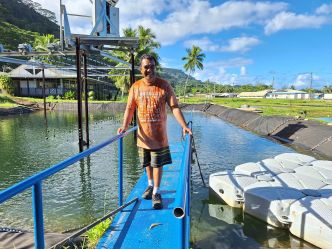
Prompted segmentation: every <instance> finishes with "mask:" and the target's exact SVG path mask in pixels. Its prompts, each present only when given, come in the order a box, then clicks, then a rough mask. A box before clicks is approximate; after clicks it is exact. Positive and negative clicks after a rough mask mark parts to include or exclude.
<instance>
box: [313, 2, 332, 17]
mask: <svg viewBox="0 0 332 249" xmlns="http://www.w3.org/2000/svg"><path fill="white" fill-rule="evenodd" d="M316 13H317V14H323V15H324V14H331V13H332V4H326V3H325V4H322V5H321V6H319V7H318V8H317V9H316Z"/></svg>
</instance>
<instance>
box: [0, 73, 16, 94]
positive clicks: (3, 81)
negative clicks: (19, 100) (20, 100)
mask: <svg viewBox="0 0 332 249" xmlns="http://www.w3.org/2000/svg"><path fill="white" fill-rule="evenodd" d="M1 89H2V91H4V93H5V94H6V93H8V94H10V95H11V94H13V93H14V86H13V82H12V79H11V78H9V77H8V76H7V75H0V90H1Z"/></svg>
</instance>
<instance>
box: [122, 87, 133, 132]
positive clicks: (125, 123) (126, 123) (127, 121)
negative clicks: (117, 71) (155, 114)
mask: <svg viewBox="0 0 332 249" xmlns="http://www.w3.org/2000/svg"><path fill="white" fill-rule="evenodd" d="M135 109H136V103H135V100H134V91H133V88H130V90H129V95H128V103H127V107H126V111H125V113H124V115H123V123H122V126H121V127H120V128H119V129H118V134H120V133H122V132H125V131H126V130H127V129H128V126H129V124H130V122H131V120H132V119H133V116H134V113H135Z"/></svg>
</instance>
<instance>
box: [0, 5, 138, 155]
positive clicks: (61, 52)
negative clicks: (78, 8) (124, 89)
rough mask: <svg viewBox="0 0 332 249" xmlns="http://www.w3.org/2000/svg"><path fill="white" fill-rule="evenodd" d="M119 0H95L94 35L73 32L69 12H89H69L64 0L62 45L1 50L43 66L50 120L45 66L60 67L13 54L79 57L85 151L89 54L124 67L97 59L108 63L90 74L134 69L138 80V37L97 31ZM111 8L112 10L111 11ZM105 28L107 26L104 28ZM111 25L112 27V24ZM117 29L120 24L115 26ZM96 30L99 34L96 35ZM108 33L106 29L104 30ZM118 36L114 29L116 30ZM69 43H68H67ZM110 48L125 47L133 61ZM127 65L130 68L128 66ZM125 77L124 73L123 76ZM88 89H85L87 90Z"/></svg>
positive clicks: (7, 57)
mask: <svg viewBox="0 0 332 249" xmlns="http://www.w3.org/2000/svg"><path fill="white" fill-rule="evenodd" d="M117 1H118V0H93V1H92V3H93V4H94V7H95V8H96V9H95V12H96V13H97V12H98V13H97V14H98V16H95V17H96V18H97V20H94V22H95V26H94V27H93V30H92V31H91V34H90V35H73V34H72V33H71V31H70V24H69V20H68V15H74V16H81V17H87V16H85V15H77V14H68V13H67V11H66V7H65V5H63V4H62V1H61V0H60V46H58V45H56V44H49V45H48V46H47V47H48V49H49V51H46V52H36V51H32V47H31V45H29V44H20V45H19V47H18V50H19V51H18V52H13V51H11V52H6V51H4V49H3V47H2V46H1V48H2V49H1V50H0V62H7V63H15V64H30V65H34V66H37V67H40V68H41V69H42V71H43V73H42V74H43V99H44V116H45V120H46V123H47V117H46V96H45V73H44V69H45V68H46V67H55V68H60V67H58V66H56V65H50V64H47V63H43V62H38V61H35V62H31V61H27V60H21V59H16V58H13V57H36V56H49V55H54V56H75V64H76V82H77V90H76V91H77V109H78V137H79V151H80V152H82V151H83V147H84V145H87V146H89V120H88V115H89V110H88V91H87V89H88V87H87V79H88V76H89V74H88V66H87V64H88V56H89V55H98V56H102V57H106V58H108V59H110V60H113V61H116V62H118V63H122V64H123V65H124V67H120V68H118V67H114V66H112V65H110V64H107V63H103V62H99V61H97V60H95V62H97V63H99V64H104V66H106V67H104V68H100V67H95V68H93V67H91V66H90V67H89V70H90V71H92V72H93V74H92V75H90V77H105V76H109V75H108V74H107V73H105V72H104V71H103V70H107V69H114V70H126V69H127V70H130V79H131V84H132V83H133V82H135V65H134V49H135V48H136V47H137V46H138V38H132V37H130V38H127V37H118V36H112V34H111V33H110V32H109V30H108V29H107V31H106V36H103V37H101V36H96V35H98V32H97V33H96V32H95V31H96V30H97V29H98V27H97V26H98V25H100V23H101V22H103V23H104V25H105V23H108V24H111V20H110V17H109V16H108V15H109V14H110V13H108V12H107V11H106V9H107V8H114V6H115V5H116V3H117ZM109 11H110V10H109ZM104 28H105V27H104ZM108 28H109V27H108ZM113 28H114V27H113ZM115 28H116V27H115ZM95 33H96V34H95ZM102 33H105V32H102ZM113 35H114V32H113ZM64 45H65V46H64ZM104 48H105V49H107V50H121V51H128V52H129V53H130V55H131V61H130V62H126V61H124V60H121V59H119V58H117V57H115V56H112V55H111V54H109V53H107V52H105V51H103V49H104ZM66 64H67V66H68V65H69V66H73V63H66ZM126 66H127V67H126ZM121 76H122V75H121ZM83 89H84V91H83ZM82 92H84V100H85V123H86V124H85V127H86V131H85V134H86V136H85V140H84V139H83V131H82V127H83V124H82V123H83V121H82V109H83V108H82ZM134 125H136V115H135V118H134Z"/></svg>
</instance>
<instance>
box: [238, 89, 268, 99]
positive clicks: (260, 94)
mask: <svg viewBox="0 0 332 249" xmlns="http://www.w3.org/2000/svg"><path fill="white" fill-rule="evenodd" d="M270 92H271V90H263V91H257V92H242V93H239V95H238V97H239V98H266V96H267V94H268V93H270Z"/></svg>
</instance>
